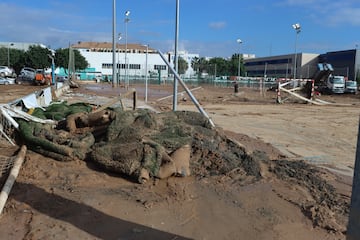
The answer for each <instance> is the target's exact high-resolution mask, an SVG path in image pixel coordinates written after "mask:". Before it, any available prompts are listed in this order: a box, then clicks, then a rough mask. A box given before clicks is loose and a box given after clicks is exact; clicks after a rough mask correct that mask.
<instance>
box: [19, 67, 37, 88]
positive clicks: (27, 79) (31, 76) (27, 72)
mask: <svg viewBox="0 0 360 240" xmlns="http://www.w3.org/2000/svg"><path fill="white" fill-rule="evenodd" d="M35 74H36V70H35V69H33V68H31V67H23V68H22V69H21V71H20V75H19V76H18V77H17V78H16V83H17V84H23V83H29V84H34V81H35Z"/></svg>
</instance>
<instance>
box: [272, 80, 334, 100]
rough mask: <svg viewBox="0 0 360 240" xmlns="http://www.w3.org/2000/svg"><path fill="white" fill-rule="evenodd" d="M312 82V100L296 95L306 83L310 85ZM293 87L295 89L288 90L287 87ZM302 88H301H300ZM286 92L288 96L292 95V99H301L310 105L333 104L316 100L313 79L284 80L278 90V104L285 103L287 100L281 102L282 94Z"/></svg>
mask: <svg viewBox="0 0 360 240" xmlns="http://www.w3.org/2000/svg"><path fill="white" fill-rule="evenodd" d="M308 82H311V92H310V98H306V97H304V96H301V95H300V94H298V93H296V91H298V90H301V89H302V87H301V84H304V83H308ZM290 85H292V86H293V88H286V87H287V86H290ZM299 86H300V87H299ZM282 91H283V92H286V93H288V94H290V95H291V96H292V97H295V98H298V99H301V100H303V101H306V102H308V103H312V104H315V105H328V104H333V103H330V102H326V101H323V100H320V99H314V92H315V89H314V80H312V79H295V80H283V82H282V81H279V83H278V89H277V102H278V103H283V102H285V100H286V99H284V100H281V92H282Z"/></svg>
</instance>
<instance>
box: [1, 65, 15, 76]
mask: <svg viewBox="0 0 360 240" xmlns="http://www.w3.org/2000/svg"><path fill="white" fill-rule="evenodd" d="M0 77H14V78H15V77H16V73H15V71H14V69H13V68H10V67H7V66H0Z"/></svg>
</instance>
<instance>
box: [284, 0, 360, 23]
mask: <svg viewBox="0 0 360 240" xmlns="http://www.w3.org/2000/svg"><path fill="white" fill-rule="evenodd" d="M280 5H282V6H284V5H285V6H292V7H296V8H302V9H300V11H302V10H307V11H306V12H310V13H308V17H310V18H311V19H313V20H314V21H315V22H317V23H319V24H321V25H324V26H329V27H337V26H346V25H348V24H350V25H352V26H360V6H359V3H358V1H357V0H343V1H328V0H302V1H299V0H285V1H283V2H282V3H281V4H280ZM304 12H305V11H304Z"/></svg>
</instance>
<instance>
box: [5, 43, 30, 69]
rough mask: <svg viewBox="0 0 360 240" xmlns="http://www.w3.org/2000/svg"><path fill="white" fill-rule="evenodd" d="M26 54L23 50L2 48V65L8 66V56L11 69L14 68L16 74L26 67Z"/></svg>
mask: <svg viewBox="0 0 360 240" xmlns="http://www.w3.org/2000/svg"><path fill="white" fill-rule="evenodd" d="M24 54H25V52H24V51H23V50H19V49H13V48H5V47H2V48H0V65H1V66H7V65H8V56H9V63H10V67H13V68H14V70H15V72H16V73H19V72H20V69H21V68H22V67H23V66H24Z"/></svg>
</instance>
